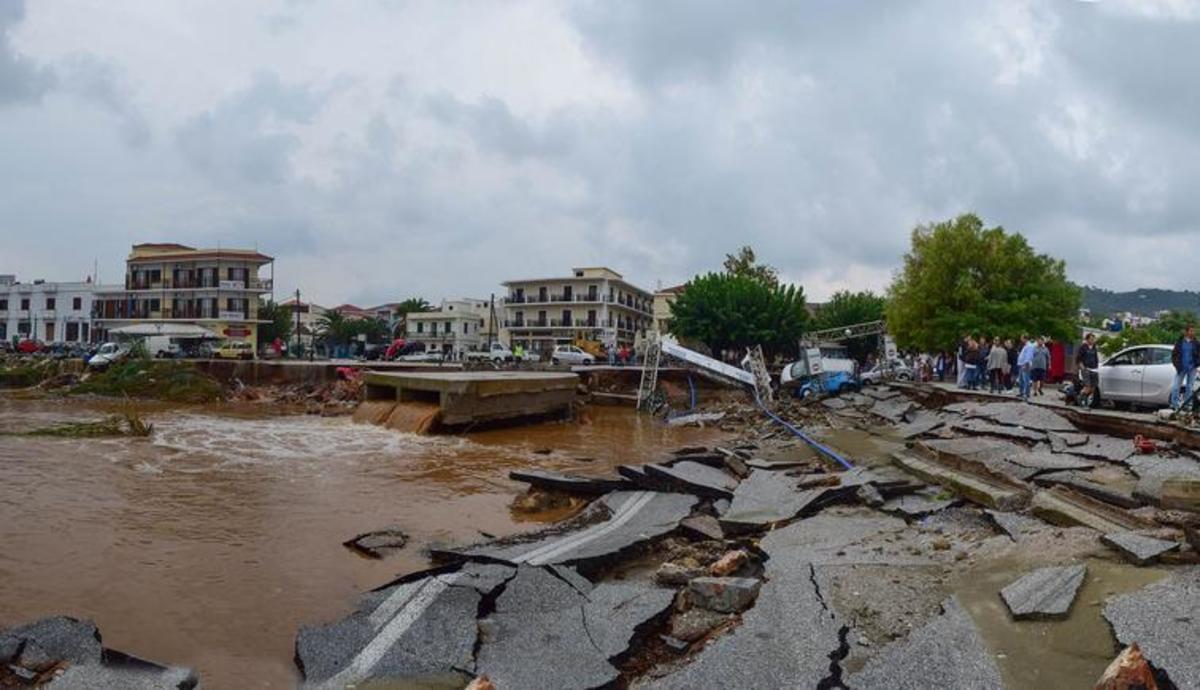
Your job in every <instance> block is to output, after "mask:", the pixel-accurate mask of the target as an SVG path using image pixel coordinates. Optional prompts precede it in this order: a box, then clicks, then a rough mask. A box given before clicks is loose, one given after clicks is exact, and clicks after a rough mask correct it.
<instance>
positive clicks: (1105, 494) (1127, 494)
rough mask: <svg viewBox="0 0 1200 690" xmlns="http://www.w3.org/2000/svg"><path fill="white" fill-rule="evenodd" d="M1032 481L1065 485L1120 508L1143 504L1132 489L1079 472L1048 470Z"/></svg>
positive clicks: (1136, 506) (1041, 483)
mask: <svg viewBox="0 0 1200 690" xmlns="http://www.w3.org/2000/svg"><path fill="white" fill-rule="evenodd" d="M1034 481H1035V482H1037V483H1038V484H1039V485H1041V486H1054V485H1056V484H1057V485H1060V486H1065V487H1067V488H1069V489H1073V490H1075V491H1077V492H1079V493H1081V494H1083V495H1085V496H1091V497H1092V498H1094V499H1096V500H1098V501H1104V502H1105V503H1111V504H1113V505H1115V506H1120V507H1121V508H1139V507H1141V506H1142V505H1143V503H1142V501H1141V500H1139V499H1138V498H1136V497H1135V496H1134V495H1133V492H1132V491H1125V490H1122V489H1120V488H1117V487H1113V486H1109V485H1107V484H1101V483H1099V482H1094V481H1092V480H1091V479H1088V477H1087V476H1086V475H1084V474H1083V473H1081V472H1072V471H1064V472H1050V473H1047V474H1041V475H1038V476H1037V478H1035V479H1034Z"/></svg>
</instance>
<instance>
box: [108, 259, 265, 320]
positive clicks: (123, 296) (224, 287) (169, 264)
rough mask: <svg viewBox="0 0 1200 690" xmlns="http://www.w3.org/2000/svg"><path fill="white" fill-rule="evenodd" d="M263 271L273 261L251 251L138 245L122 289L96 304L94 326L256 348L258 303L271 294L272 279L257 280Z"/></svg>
mask: <svg viewBox="0 0 1200 690" xmlns="http://www.w3.org/2000/svg"><path fill="white" fill-rule="evenodd" d="M264 266H270V267H271V269H272V271H273V269H274V259H272V258H271V257H269V256H266V255H265V254H260V253H259V252H257V251H255V250H252V249H224V248H221V249H195V248H193V247H188V246H185V245H182V244H173V243H150V244H135V245H134V246H133V249H132V251H131V252H130V253H129V257H128V259H126V261H125V285H124V288H123V289H120V290H115V291H111V292H106V293H103V294H102V295H101V296H100V297H101V299H98V300H97V301H96V304H95V308H94V309H93V317H94V319H95V320H96V323H95V325H96V327H97V328H99V329H101V330H102V331H103V332H104V333H105V334H106V335H107V334H109V333H111V332H113V331H115V330H117V329H120V328H123V327H127V326H135V325H140V324H152V325H155V326H156V327H161V328H162V329H163V332H164V333H166V332H175V333H178V334H184V333H191V334H194V335H193V336H191V337H203V338H215V339H221V340H243V341H247V342H250V343H255V342H256V339H257V337H258V325H259V323H262V322H261V321H260V320H259V318H258V307H259V300H260V298H261V296H262V295H264V294H268V293H270V292H271V288H272V281H271V278H264V277H261V276H260V275H259V271H260V269H262V267H264ZM185 327H190V328H185Z"/></svg>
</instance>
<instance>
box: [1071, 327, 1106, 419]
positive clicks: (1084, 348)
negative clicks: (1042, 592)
mask: <svg viewBox="0 0 1200 690" xmlns="http://www.w3.org/2000/svg"><path fill="white" fill-rule="evenodd" d="M1099 368H1100V353H1098V352H1096V335H1095V334H1094V333H1088V334H1087V337H1085V338H1084V339H1083V344H1082V345H1080V346H1079V351H1078V352H1076V353H1075V370H1076V373H1078V374H1079V382H1080V384H1082V388H1081V389H1080V391H1079V396H1080V397H1081V398H1082V397H1085V396H1089V395H1091V394H1092V391H1093V390H1094V389H1095V387H1096V369H1099ZM1091 399H1092V404H1093V406H1094V405H1095V397H1094V396H1093V397H1092V398H1091Z"/></svg>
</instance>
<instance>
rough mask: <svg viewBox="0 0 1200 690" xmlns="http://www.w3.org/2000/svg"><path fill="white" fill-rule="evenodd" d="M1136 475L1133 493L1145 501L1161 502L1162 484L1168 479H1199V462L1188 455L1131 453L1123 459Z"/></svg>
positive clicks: (1157, 503) (1156, 503)
mask: <svg viewBox="0 0 1200 690" xmlns="http://www.w3.org/2000/svg"><path fill="white" fill-rule="evenodd" d="M1125 464H1126V465H1128V466H1129V469H1130V470H1132V471H1133V473H1134V474H1136V475H1137V476H1138V483H1137V486H1136V487H1134V490H1133V495H1134V496H1136V497H1137V498H1140V499H1142V500H1144V501H1146V502H1147V503H1153V504H1155V505H1162V504H1163V485H1164V484H1165V483H1166V482H1167V481H1169V480H1178V479H1188V480H1200V462H1197V461H1196V460H1195V459H1193V458H1190V457H1170V456H1165V455H1131V456H1129V458H1128V459H1127V460H1126V461H1125Z"/></svg>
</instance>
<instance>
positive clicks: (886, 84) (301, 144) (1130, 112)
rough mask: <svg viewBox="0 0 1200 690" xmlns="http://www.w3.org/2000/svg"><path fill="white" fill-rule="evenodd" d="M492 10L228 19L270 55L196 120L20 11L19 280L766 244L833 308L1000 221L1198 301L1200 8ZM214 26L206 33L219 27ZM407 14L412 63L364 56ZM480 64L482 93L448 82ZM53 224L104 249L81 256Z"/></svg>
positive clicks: (1079, 259)
mask: <svg viewBox="0 0 1200 690" xmlns="http://www.w3.org/2000/svg"><path fill="white" fill-rule="evenodd" d="M166 7H167V8H168V10H166V11H167V13H168V14H170V11H169V8H170V5H167V6H166ZM234 7H235V8H236V7H240V6H234ZM480 7H483V6H474V7H473V6H468V5H464V6H453V5H449V4H441V3H439V4H435V5H433V6H424V5H415V6H395V7H392V6H383V7H374V6H372V7H371V8H370V9H363V8H359V9H356V11H355V12H342V13H338V12H337V6H336V5H329V4H325V3H319V2H314V3H284V4H280V5H278V6H277V7H271V8H267V9H264V11H263V14H262V15H245V16H242V15H244V14H245V12H247V10H244V9H242V10H241V13H242V14H238V13H237V12H235V13H233V14H232V15H231V16H230V17H229V19H228V23H229V27H228V29H227V30H228V31H229V32H230V33H231V34H232V35H233V36H234V37H235V38H236V39H237V40H238V41H251V42H252V41H260V42H261V51H258V52H255V53H251V56H252V57H253V58H254V60H251V61H250V63H251V64H242V62H244V61H241V62H239V61H233V60H230V61H225V62H223V61H221V60H219V59H217V60H214V61H213V64H211V65H210V64H207V63H205V64H203V65H201V64H200V63H195V64H193V65H192V66H193V67H196V68H197V69H198V68H199V67H201V66H203V67H204V68H205V69H206V70H208V71H209V72H212V73H214V74H216V77H215V78H214V81H215V83H217V84H219V85H222V86H224V88H220V89H213V90H212V93H211V95H208V96H206V97H205V98H206V99H207V100H203V102H201V103H199V104H191V101H192V100H193V99H197V98H199V96H197V94H199V93H202V91H201V90H198V89H189V85H188V84H187V83H186V82H181V83H179V84H178V85H177V86H175V87H172V88H177V89H179V91H173V90H168V89H166V88H165V87H163V86H161V83H162V82H160V81H154V80H151V79H148V78H140V77H139V76H138V75H141V74H143V72H145V73H152V72H153V70H152V69H150V67H151V66H148V65H145V64H144V62H139V60H144V59H145V58H144V57H141V56H137V55H132V56H131V55H127V54H124V53H122V52H121V51H120V50H116V49H112V48H102V47H99V42H97V46H98V47H95V48H92V47H91V46H90V44H89V42H88V41H87V40H81V41H80V43H81V46H82V48H80V49H78V50H74V51H73V52H71V53H69V54H70V57H69V58H56V57H48V58H46V59H45V60H41V59H39V58H38V54H39V51H38V45H37V42H36V40H35V39H36V37H37V36H40V35H43V33H42V32H39V31H35V30H34V29H37V28H39V27H38V26H34V24H35V23H36V22H39V21H45V22H48V23H49V22H52V21H53V19H54V16H53V13H52V12H51V13H49V14H47V15H46V16H41V17H39V13H35V12H29V13H27V14H28V15H29V16H24V15H25V14H26V13H23V12H22V8H21V5H19V4H17V3H13V2H12V0H0V8H3V9H0V30H2V31H3V33H0V118H3V119H4V120H5V122H6V123H7V124H10V125H12V126H11V127H5V128H3V130H0V146H5V145H6V144H13V145H14V148H13V149H12V150H14V151H15V154H14V155H12V156H8V157H6V158H4V159H3V160H0V180H5V179H8V180H18V179H19V180H21V184H20V185H16V186H13V185H5V187H7V190H3V191H0V204H3V205H4V206H5V207H7V209H8V210H9V213H8V214H7V215H8V216H9V221H8V222H10V223H13V224H15V225H16V226H19V227H21V228H24V229H26V230H27V232H25V233H23V234H22V235H21V238H20V239H18V240H17V241H16V245H15V247H14V253H15V259H17V260H19V261H20V262H21V263H22V265H15V266H0V269H9V270H17V271H20V272H26V273H28V272H32V273H36V274H38V275H39V276H41V275H45V276H46V277H51V278H53V277H59V276H58V275H57V274H58V273H59V272H61V271H62V266H63V265H64V263H69V264H70V266H71V267H72V268H73V267H74V266H75V265H76V264H78V263H80V262H86V263H89V264H90V261H91V258H92V255H94V254H96V253H100V252H104V253H103V254H101V259H102V261H104V260H106V261H107V263H108V264H110V265H113V266H116V265H119V260H120V257H121V256H123V254H124V251H125V249H126V245H127V244H128V242H129V241H132V240H138V239H147V240H148V239H179V240H181V241H190V242H197V243H217V242H221V243H225V244H234V243H240V244H257V245H258V246H259V247H260V248H262V249H263V250H265V251H268V252H271V253H274V254H275V255H277V256H278V257H279V258H280V261H279V265H278V267H277V269H278V271H279V274H278V275H277V277H279V278H281V280H280V281H279V282H280V283H283V284H284V285H285V287H286V288H288V289H290V287H291V286H292V285H295V284H298V285H300V286H301V287H302V288H304V289H305V290H307V291H310V292H312V293H313V294H315V295H316V296H317V297H318V298H319V299H323V300H325V301H329V302H340V301H345V300H358V301H364V302H371V301H379V300H383V299H388V298H392V297H398V296H405V295H408V294H416V293H419V294H423V295H425V296H427V297H430V298H437V297H440V296H454V295H460V294H486V293H488V292H490V291H493V290H494V289H496V287H497V286H496V283H497V282H498V281H499V280H502V279H504V278H507V277H513V276H514V275H521V274H546V273H551V272H559V271H561V270H563V269H564V268H566V267H568V266H571V265H576V264H593V263H600V262H603V263H608V264H611V265H613V266H614V267H616V268H618V269H622V270H624V271H626V272H627V273H628V274H630V275H632V276H633V277H635V278H636V279H638V280H640V281H642V282H644V283H647V284H648V285H651V286H652V285H653V283H654V281H655V280H656V279H661V280H663V281H664V282H676V281H680V280H684V279H686V278H687V277H688V276H690V275H692V274H694V273H696V272H700V271H704V270H709V269H711V268H715V267H716V266H718V265H719V262H720V259H721V257H722V255H723V254H724V253H725V252H727V251H731V250H732V249H734V248H735V247H736V246H738V245H741V244H753V245H754V246H755V247H756V248H757V249H758V250H759V253H760V255H762V256H764V257H765V258H766V259H768V260H769V261H771V262H772V263H775V264H776V265H778V266H779V268H780V269H781V271H782V273H783V274H784V275H785V276H787V277H788V278H790V279H794V280H798V281H800V282H802V283H804V284H805V285H806V286H807V287H808V289H809V292H810V293H811V294H815V296H817V297H823V296H825V295H827V294H828V292H829V291H831V290H833V289H837V288H840V287H855V288H860V287H874V288H877V289H878V288H880V287H882V286H884V285H886V284H887V282H888V279H889V276H890V272H891V271H892V270H893V269H894V268H895V267H896V265H897V264H898V263H899V259H900V255H901V254H902V253H903V251H904V249H905V247H906V246H907V240H908V233H909V231H910V230H911V228H912V226H913V225H914V224H916V223H919V222H925V221H931V220H937V219H941V218H945V217H948V216H951V215H954V214H957V213H960V212H963V211H967V210H975V211H978V212H980V213H981V214H983V215H984V217H985V219H986V220H988V221H989V222H992V223H1000V224H1003V225H1005V226H1006V227H1008V228H1011V229H1015V230H1020V231H1022V232H1024V233H1026V234H1027V235H1028V236H1029V237H1030V239H1031V240H1032V242H1033V243H1034V244H1035V245H1036V246H1037V247H1038V248H1039V249H1041V250H1043V251H1047V252H1050V253H1054V254H1057V255H1059V256H1063V257H1065V258H1066V259H1067V260H1068V270H1069V272H1070V273H1071V274H1072V276H1073V277H1074V278H1075V279H1077V280H1080V281H1082V282H1088V283H1100V284H1104V285H1106V286H1110V287H1115V288H1132V287H1135V286H1139V285H1159V286H1166V287H1187V288H1192V287H1194V285H1192V284H1191V283H1190V281H1191V270H1190V269H1191V266H1193V265H1194V264H1195V263H1196V260H1197V259H1200V250H1197V249H1196V248H1195V247H1196V244H1197V243H1196V242H1195V241H1194V239H1193V238H1195V237H1196V236H1197V233H1196V230H1197V228H1196V218H1197V217H1198V214H1197V212H1198V211H1200V201H1197V199H1198V198H1200V195H1196V194H1195V193H1194V192H1193V191H1192V190H1193V188H1194V187H1195V186H1196V183H1197V181H1198V178H1200V170H1198V169H1197V165H1198V164H1197V162H1196V161H1197V160H1200V158H1198V157H1197V155H1196V154H1197V147H1198V145H1200V138H1198V137H1200V135H1198V134H1197V131H1196V130H1195V128H1194V126H1192V124H1191V117H1192V115H1193V113H1195V112H1196V105H1197V104H1198V101H1200V82H1198V81H1197V80H1195V79H1193V78H1192V77H1191V75H1190V74H1189V72H1190V69H1191V66H1192V65H1194V64H1197V61H1196V59H1195V58H1197V57H1200V55H1197V52H1198V51H1200V41H1198V40H1196V39H1197V38H1200V25H1198V24H1197V23H1196V22H1195V21H1194V16H1195V15H1192V16H1189V15H1188V14H1187V13H1186V12H1183V13H1176V16H1170V15H1168V14H1164V13H1163V12H1153V13H1150V12H1133V11H1115V9H1114V8H1116V4H1115V3H1109V4H1100V3H1080V2H1067V1H1065V0H1064V1H1061V2H1054V3H1020V2H1009V1H1007V0H997V1H996V2H980V3H959V2H949V1H938V2H935V1H927V2H915V3H892V2H880V3H857V2H843V3H827V2H804V3H796V2H783V1H780V2H774V1H767V0H764V1H763V2H757V3H752V4H750V5H746V4H744V3H732V2H694V1H689V2H675V1H667V0H664V1H662V2H616V1H604V2H600V1H596V2H586V3H577V4H572V5H570V6H566V8H565V10H564V6H561V5H558V4H554V3H548V4H539V3H533V4H530V5H526V4H501V5H497V6H487V8H488V9H489V10H491V11H494V12H498V13H500V14H505V13H508V14H520V13H527V14H532V15H534V17H535V18H536V21H534V22H531V23H532V24H533V25H535V26H540V27H545V28H544V30H539V31H538V32H536V33H534V34H529V35H506V34H504V33H502V32H501V30H500V29H497V30H496V31H497V33H495V34H494V35H492V34H489V33H488V27H487V26H482V27H480V26H478V25H472V24H471V23H472V22H476V21H483V20H482V19H481V18H480V15H481V12H480V11H479V8H480ZM431 8H432V9H431ZM125 9H126V10H127V11H130V12H137V11H138V6H137V5H136V4H135V5H132V6H130V7H126V8H125ZM226 9H228V8H226ZM1176 9H1177V8H1176ZM1185 9H1186V8H1185ZM161 11H164V10H162V9H161V8H160V12H161ZM220 11H221V9H220V8H214V9H213V10H212V12H213V13H219V12H220ZM430 12H433V13H434V15H433V16H432V17H431V16H429V13H430ZM152 14H154V13H152ZM179 15H180V16H179V17H178V18H176V19H178V20H179V21H187V18H186V15H188V13H186V12H184V11H183V10H182V9H180V11H179ZM348 15H354V16H348ZM1180 15H1181V16H1180ZM209 19H210V18H209V17H201V18H200V20H197V19H196V18H195V17H191V21H193V22H195V26H189V29H190V30H192V31H195V32H202V33H203V32H212V35H211V36H207V37H208V38H212V39H213V40H214V41H215V40H217V39H219V38H221V37H220V36H219V35H218V33H217V32H219V31H224V30H226V29H223V28H220V27H222V23H221V22H220V21H216V20H213V21H209ZM335 21H337V22H345V24H344V25H342V24H339V25H337V26H336V28H335V27H334V22H335ZM456 22H458V23H459V24H457V25H458V26H462V27H464V29H463V31H467V30H468V29H469V30H472V31H480V32H482V35H483V36H484V37H485V38H487V39H490V40H486V41H480V42H478V44H477V45H472V46H471V51H472V54H470V55H464V54H463V53H462V51H461V50H458V51H457V52H455V51H451V50H450V49H449V48H447V49H446V52H445V53H438V52H437V49H436V47H435V48H433V49H430V50H431V51H432V54H426V53H422V54H421V55H420V57H421V58H422V59H420V60H417V59H412V58H411V57H409V58H405V59H401V58H400V57H398V56H399V55H400V54H401V53H402V52H403V48H404V47H405V46H406V45H409V44H414V43H420V41H421V39H422V33H423V28H424V26H425V24H423V23H427V24H428V26H429V27H433V26H434V25H437V26H439V27H444V26H455V25H456V24H455V23H456ZM390 29H394V31H395V34H396V37H395V51H393V50H392V49H391V48H390V47H388V44H387V42H386V40H384V41H383V42H382V43H380V44H378V45H382V46H385V47H383V48H379V49H376V50H375V51H374V52H372V53H370V54H368V55H364V56H362V58H361V62H360V63H358V64H350V65H349V66H345V65H343V64H342V62H344V61H342V62H339V60H341V59H342V58H343V57H344V56H345V55H346V54H355V51H356V50H358V49H359V43H360V42H361V43H363V44H368V43H369V41H370V36H374V35H376V34H378V33H382V34H384V35H385V37H386V34H387V32H388V30H390ZM22 30H29V32H30V33H29V34H28V37H27V38H28V40H27V41H18V40H15V39H14V36H16V35H17V32H20V31H22ZM432 30H433V29H432V28H430V31H432ZM114 31H115V29H114ZM563 36H566V37H567V39H566V40H565V41H564V40H563V39H562V37H563ZM360 39H361V41H360ZM47 40H48V39H47ZM289 41H295V43H289ZM515 42H519V43H521V44H529V43H531V44H533V45H534V46H535V47H536V48H538V50H534V51H533V52H534V54H535V55H537V56H538V59H544V60H545V61H546V64H529V65H528V66H527V67H528V75H527V78H528V81H527V82H523V81H522V79H523V78H525V77H526V75H525V74H515V75H514V74H512V73H511V72H508V73H501V72H497V71H496V70H497V68H496V67H495V65H497V64H505V60H511V58H512V55H513V54H514V51H516V50H517V48H518V47H522V46H516V45H515ZM370 44H371V45H376V44H374V43H370ZM292 45H297V46H304V49H303V51H301V50H300V49H298V48H296V49H291V48H286V46H292ZM18 46H20V47H21V48H22V49H25V50H28V51H29V53H30V54H28V55H26V54H23V53H22V51H21V50H19V49H18ZM289 51H291V52H289ZM53 52H54V51H51V50H50V49H49V47H46V54H47V55H50V54H52V53H53ZM60 52H61V51H60ZM217 57H219V56H217ZM322 58H323V59H322ZM181 59H190V60H193V61H199V60H202V59H203V56H202V55H198V54H192V55H188V56H185V57H184V58H181ZM255 60H256V61H255ZM464 60H465V61H467V62H468V64H469V65H472V66H473V67H472V68H471V69H469V70H468V71H467V74H468V75H482V76H480V77H479V78H478V79H467V78H464V77H463V76H462V72H455V71H454V70H453V69H450V66H451V65H453V64H455V63H457V62H461V61H464ZM226 62H227V63H228V64H226ZM559 63H561V64H562V65H564V67H563V69H562V73H563V74H567V75H568V76H566V77H564V76H562V75H561V74H560V73H559V72H556V71H555V70H554V69H553V68H554V67H555V66H556V65H557V64H559ZM327 64H338V65H339V67H338V68H337V69H330V68H327V67H326V65H327ZM472 70H474V71H472ZM456 74H457V75H458V76H457V77H456V76H454V75H456ZM578 75H584V76H578ZM555 79H561V80H563V81H561V82H558V81H554V80H555ZM151 84H154V85H155V86H153V87H152V86H151ZM514 84H516V86H514ZM522 86H530V87H543V88H542V89H541V91H539V90H538V89H537V88H531V89H523V88H519V87H522ZM529 92H532V93H533V94H534V95H533V96H531V95H530V93H529ZM543 92H548V93H551V94H572V96H571V97H570V98H567V97H565V96H564V97H562V98H559V99H557V100H555V99H546V98H539V97H537V94H538V93H543ZM71 99H75V100H74V101H71ZM547 100H549V101H550V102H547ZM185 101H186V102H188V103H190V105H189V107H187V108H173V107H166V104H170V105H172V106H174V104H175V103H177V102H185ZM72 103H84V104H86V105H87V106H88V107H86V108H79V107H77V106H74V105H72ZM14 127H16V128H20V130H21V134H20V135H17V134H14V133H13V128H14ZM64 128H66V129H65V130H64ZM104 132H107V135H106V136H108V137H113V136H114V133H115V141H116V142H117V145H108V144H105V143H103V142H97V141H96V137H97V136H105V135H104V134H103V133H104ZM71 146H74V147H75V148H79V147H87V148H88V149H89V150H87V151H86V152H85V153H83V154H80V155H78V156H72V155H71V154H70V147H71ZM64 149H66V150H64ZM54 166H58V167H54ZM48 170H53V171H55V172H56V173H57V174H56V175H55V176H54V179H53V180H52V181H51V180H48V179H42V178H35V179H34V180H33V182H31V181H30V177H29V176H30V174H31V173H30V171H37V172H36V174H37V175H47V174H48V173H47V171H48ZM22 185H24V188H25V189H26V190H29V189H32V188H39V189H40V187H42V186H49V185H52V186H53V193H52V194H49V193H47V194H42V193H37V194H33V193H31V192H29V191H26V192H24V193H19V192H18V191H14V190H16V189H19V188H22ZM30 185H32V187H30ZM0 189H2V188H0ZM48 199H53V200H54V204H53V205H51V204H48V203H47V200H48ZM46 233H57V234H58V235H57V236H65V237H79V238H84V237H86V238H88V241H87V242H83V243H81V244H83V245H84V246H86V247H87V248H86V249H81V250H79V254H80V255H79V256H74V257H72V256H68V257H66V261H64V257H63V256H62V254H61V252H59V251H58V250H55V249H53V248H48V247H45V246H43V244H44V242H43V240H42V239H40V238H44V237H45V236H46ZM71 261H74V263H70V262H71ZM24 264H28V266H27V265H24ZM73 275H74V274H73V273H72V276H73ZM27 277H33V276H27ZM63 277H71V276H63Z"/></svg>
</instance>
